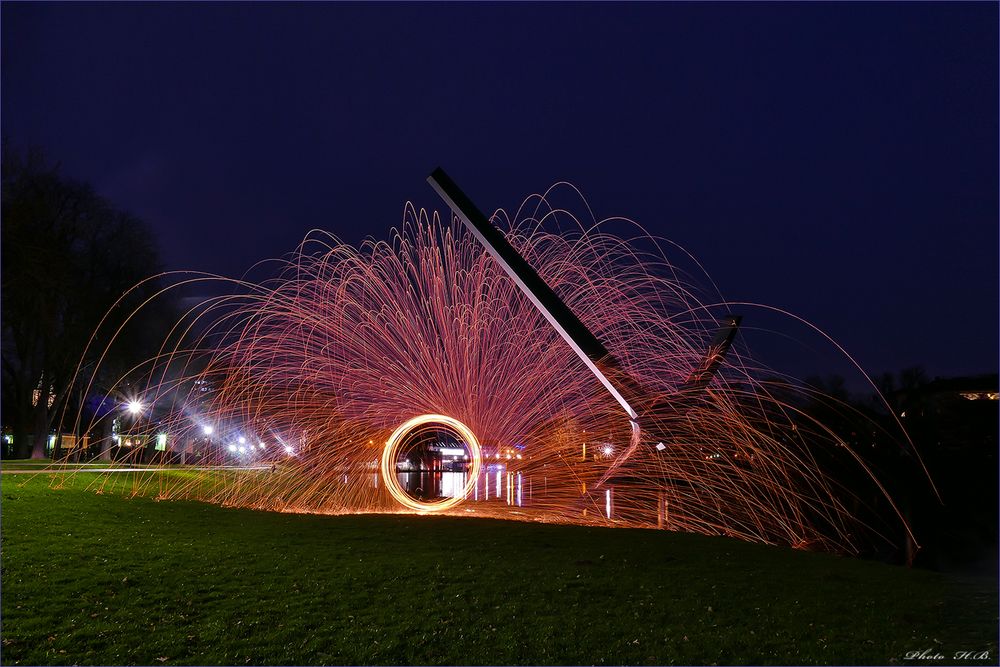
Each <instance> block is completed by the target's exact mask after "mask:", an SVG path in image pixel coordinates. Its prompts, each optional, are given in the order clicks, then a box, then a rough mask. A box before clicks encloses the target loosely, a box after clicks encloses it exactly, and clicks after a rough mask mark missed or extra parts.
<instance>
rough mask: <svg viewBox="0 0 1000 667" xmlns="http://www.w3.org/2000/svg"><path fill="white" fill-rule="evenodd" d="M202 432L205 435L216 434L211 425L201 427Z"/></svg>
mask: <svg viewBox="0 0 1000 667" xmlns="http://www.w3.org/2000/svg"><path fill="white" fill-rule="evenodd" d="M201 432H202V433H204V434H205V435H212V434H213V433H215V429H214V428H212V426H210V425H205V426H202V427H201Z"/></svg>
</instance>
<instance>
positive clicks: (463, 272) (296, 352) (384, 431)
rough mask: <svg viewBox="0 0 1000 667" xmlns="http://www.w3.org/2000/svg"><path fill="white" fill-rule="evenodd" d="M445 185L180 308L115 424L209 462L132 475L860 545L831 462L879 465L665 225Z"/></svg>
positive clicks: (179, 484) (259, 496)
mask: <svg viewBox="0 0 1000 667" xmlns="http://www.w3.org/2000/svg"><path fill="white" fill-rule="evenodd" d="M431 182H432V184H433V185H435V188H436V189H437V190H438V191H439V192H440V193H441V194H442V195H444V196H445V198H446V201H447V202H448V203H449V205H450V206H452V207H453V208H455V209H457V210H458V214H459V218H455V219H448V220H446V221H442V220H441V219H440V218H439V216H438V214H436V213H434V214H428V213H426V212H424V211H419V212H418V211H416V210H415V209H414V208H413V207H412V206H410V205H407V206H406V208H405V212H404V220H403V224H402V227H401V229H400V230H399V231H397V232H394V234H393V236H392V237H391V240H390V241H388V242H381V241H377V242H376V241H368V242H366V243H364V244H363V245H362V246H361V247H360V248H354V247H351V246H348V245H345V244H342V243H339V242H338V241H337V240H336V239H334V238H332V237H328V236H325V235H323V234H313V235H311V236H310V237H309V238H307V240H306V241H305V242H304V243H303V245H302V246H300V248H299V249H298V251H297V252H296V253H295V254H294V255H293V256H292V257H291V258H290V259H287V260H286V261H285V264H284V267H285V268H284V270H283V272H282V273H281V276H280V278H278V279H276V280H273V281H271V282H268V283H265V284H260V285H252V284H246V283H239V282H238V281H234V282H237V284H239V285H241V286H242V287H243V288H244V289H243V292H242V293H241V294H237V295H228V296H224V297H217V298H214V299H210V300H208V301H206V302H205V304H203V305H202V306H200V307H198V308H195V309H193V310H192V311H190V312H189V313H188V314H187V315H186V316H185V317H184V318H183V319H182V320H181V321H180V322H179V323H178V324H177V326H176V327H175V332H174V335H172V336H171V337H170V344H169V345H167V343H165V344H164V348H163V350H162V351H161V354H160V355H158V356H157V357H156V358H154V359H152V360H150V362H149V363H148V364H147V365H145V366H143V367H142V368H141V369H139V370H140V371H141V372H142V373H144V376H145V377H146V378H148V383H147V384H146V385H145V389H144V390H143V391H141V392H136V391H135V390H133V391H131V392H127V391H125V390H124V389H123V388H122V387H118V388H117V389H118V390H119V392H120V393H121V395H123V396H124V395H126V394H129V395H130V398H132V399H133V400H134V399H136V396H137V395H139V396H141V400H142V402H143V404H144V405H149V406H158V407H157V408H156V410H157V412H156V413H155V415H154V414H151V415H149V416H147V418H145V419H143V418H138V419H133V420H129V419H126V418H125V417H122V418H121V419H120V420H119V422H116V432H115V433H114V435H113V437H114V438H115V445H114V446H113V447H112V449H113V451H114V453H115V455H116V456H117V457H118V458H120V459H126V460H127V459H129V458H133V459H135V460H138V459H140V458H141V457H142V456H143V455H142V452H141V450H140V449H139V448H133V449H129V448H128V446H127V445H125V444H124V443H126V442H129V441H131V442H140V441H141V438H143V437H148V436H151V435H152V434H154V433H163V434H164V436H165V437H164V438H162V440H163V441H164V442H161V443H160V444H162V445H163V447H161V448H160V449H162V450H163V451H162V452H161V453H159V454H157V455H156V456H157V457H159V459H158V460H160V461H164V462H165V461H177V460H178V458H183V459H184V460H185V462H187V463H191V462H197V463H198V465H196V466H194V467H191V468H189V469H188V472H187V473H185V474H184V475H159V474H156V473H155V472H153V471H150V470H141V471H136V472H135V473H134V475H135V484H136V486H137V487H138V486H142V485H148V484H155V485H158V488H159V493H160V495H161V496H162V497H164V498H182V497H185V498H198V499H202V500H207V501H210V502H217V503H223V504H226V505H233V506H242V507H252V508H258V509H265V510H277V511H291V512H323V513H355V512H397V511H408V512H413V511H415V512H440V513H447V514H461V515H475V516H489V517H497V518H516V519H522V520H537V521H547V522H567V523H595V524H610V525H623V526H647V527H663V528H669V529H674V530H684V531H692V532H699V533H707V534H723V535H731V536H735V537H739V538H742V539H747V540H753V541H762V542H768V543H784V544H791V545H795V546H813V547H817V548H830V549H851V548H852V547H853V545H854V544H855V543H856V542H857V540H858V539H859V535H860V534H861V533H862V532H863V531H864V530H865V529H864V527H863V526H861V525H859V521H858V520H856V519H855V518H854V517H852V513H851V511H849V510H848V507H850V505H851V503H852V502H854V501H855V500H856V498H855V495H854V494H853V493H852V492H851V491H849V490H847V489H845V488H843V487H842V486H841V484H839V483H838V482H837V481H836V480H835V479H832V478H831V477H830V476H829V474H828V473H827V472H826V471H825V470H824V465H823V464H822V463H821V461H826V460H827V459H828V458H829V457H830V456H833V455H836V456H839V457H840V458H844V457H845V456H846V457H848V458H850V460H851V461H852V462H853V464H854V465H856V466H858V468H859V469H861V470H863V471H865V472H866V473H867V468H866V467H865V462H864V461H863V460H862V458H861V457H860V456H858V455H857V454H856V453H854V452H853V451H851V450H850V447H848V446H847V445H846V444H845V443H843V442H841V441H840V440H839V438H838V437H837V436H836V435H835V434H834V433H833V432H832V430H831V429H829V428H827V427H826V426H824V425H823V424H822V423H819V422H818V421H816V420H815V419H813V418H811V417H810V416H809V415H808V414H807V413H806V412H805V411H803V410H802V409H801V407H800V406H801V403H799V402H797V401H795V400H791V399H790V398H789V396H790V394H789V393H788V392H789V391H792V390H794V388H795V385H793V384H785V383H781V384H780V386H779V385H776V384H774V383H773V382H771V383H768V382H764V381H762V380H761V379H760V378H762V377H764V374H763V369H758V368H755V367H754V365H753V364H752V362H751V360H750V358H749V356H748V355H747V354H745V353H743V352H741V351H738V350H736V349H732V350H729V348H730V345H731V344H732V342H733V339H734V335H735V331H736V326H737V325H738V324H739V319H738V318H736V317H734V316H732V315H731V314H730V313H729V312H728V309H727V307H726V304H725V303H724V302H722V301H721V300H720V299H718V298H716V299H709V298H705V297H703V296H700V292H699V290H698V289H697V288H696V287H694V286H693V284H692V281H690V280H688V279H686V278H684V276H683V274H682V272H681V271H680V270H679V269H678V268H677V267H676V266H674V265H672V264H671V263H669V262H668V261H667V259H666V258H665V256H664V255H663V253H662V252H661V251H660V250H659V247H660V246H659V245H658V244H657V242H656V240H655V239H651V238H650V237H644V236H640V237H637V238H636V239H633V240H626V239H623V238H620V237H618V236H615V235H613V234H609V233H606V232H605V231H603V227H602V225H600V224H595V223H594V221H593V220H586V219H585V220H583V221H579V220H577V219H576V218H574V217H573V216H572V215H571V214H570V213H569V212H567V211H565V210H561V209H558V210H557V209H555V208H552V207H551V206H550V205H549V199H548V198H547V196H533V197H531V198H529V199H528V200H527V201H526V202H525V203H524V204H523V205H522V206H521V208H520V209H519V211H518V212H517V213H516V214H515V215H514V216H512V217H511V216H508V215H507V214H505V213H504V212H503V211H498V212H497V213H496V214H495V215H494V216H493V218H492V219H491V220H490V221H488V222H487V221H486V219H485V217H483V218H482V219H479V220H476V221H472V220H470V217H469V216H470V215H473V216H474V207H471V202H468V201H467V200H463V201H459V200H461V199H462V197H464V195H461V191H459V190H457V187H454V184H453V183H451V182H450V179H447V177H446V176H444V175H443V172H436V173H435V175H434V176H432V178H431ZM456 198H457V199H456ZM470 207H471V208H470ZM470 211H472V213H470ZM459 219H461V220H462V221H464V222H465V224H466V225H467V226H468V228H466V227H465V226H463V225H462V224H461V223H460V222H459ZM557 224H558V225H559V226H560V227H562V228H563V229H565V228H567V227H569V228H570V231H558V232H557V231H551V230H552V229H553V228H555V227H556V225H557ZM477 225H478V227H477ZM484 225H485V226H484ZM494 226H495V227H494ZM491 230H492V231H491ZM491 233H492V234H495V236H492V237H491V236H490V234H491ZM484 234H485V236H484ZM507 244H509V246H508V245H507ZM651 248H652V250H651ZM511 253H513V254H511ZM519 258H520V259H521V261H522V262H523V264H524V265H523V266H522V265H518V264H517V262H518V259H519ZM525 267H527V268H525ZM532 274H534V278H532ZM535 279H537V282H533V281H535ZM207 280H216V278H214V277H208V276H195V277H190V278H188V279H186V280H183V281H180V283H179V284H190V283H197V282H201V281H207ZM546 290H547V291H548V292H546ZM560 308H562V309H564V310H560ZM195 331H197V332H199V333H198V334H197V335H194V334H193V333H192V332H195ZM191 339H193V343H184V342H183V341H188V340H191ZM178 341H181V342H178ZM727 351H728V354H727ZM771 377H773V373H772V374H771ZM868 483H869V484H870V485H871V486H872V487H873V488H880V487H878V482H877V480H875V478H874V477H873V476H871V475H868ZM889 504H890V506H891V500H890V501H889ZM896 514H897V515H898V512H897V513H896ZM897 519H898V521H900V522H901V523H903V524H904V525H905V522H903V520H902V517H901V516H898V517H897Z"/></svg>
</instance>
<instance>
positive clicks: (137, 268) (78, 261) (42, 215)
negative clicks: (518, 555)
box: [0, 145, 173, 458]
mask: <svg viewBox="0 0 1000 667" xmlns="http://www.w3.org/2000/svg"><path fill="white" fill-rule="evenodd" d="M0 201H2V214H0V215H2V218H0V219H2V226H0V230H2V239H0V255H2V256H0V262H2V264H0V266H2V295H0V297H2V315H0V320H2V392H3V393H2V400H3V424H4V426H5V427H7V428H9V429H10V430H11V431H12V433H13V436H14V446H15V456H17V457H25V456H28V455H29V454H30V455H31V456H32V458H42V457H44V456H45V455H46V451H45V449H46V441H47V439H48V437H49V434H50V432H51V431H52V430H53V429H62V430H68V429H70V428H72V427H73V425H74V423H75V422H76V418H77V416H78V414H79V412H80V410H81V409H82V406H83V405H84V404H85V402H86V399H87V398H88V397H87V396H84V395H83V393H82V392H83V391H84V389H85V386H84V383H83V382H80V381H79V380H78V381H77V383H76V384H75V385H74V384H73V378H74V375H75V374H76V372H77V370H78V369H79V370H80V371H81V372H80V377H81V378H82V379H85V380H89V379H90V377H91V375H93V374H94V372H95V369H96V370H98V373H97V375H96V378H95V379H96V380H97V382H96V383H95V385H94V387H93V388H92V390H93V391H94V392H100V391H101V390H102V389H106V388H107V386H108V385H109V384H110V383H113V382H114V381H116V380H117V379H118V378H119V377H121V376H122V375H123V374H125V373H126V372H128V371H129V369H131V368H132V367H133V366H135V365H136V364H138V363H139V362H140V361H141V360H143V359H145V358H148V357H150V356H152V355H154V354H155V353H156V351H157V350H158V349H159V343H160V341H161V340H162V337H163V334H164V332H165V331H166V328H165V327H166V326H168V325H169V323H170V320H171V317H172V315H173V312H172V307H171V306H170V305H169V303H168V302H166V301H164V302H161V303H159V304H158V305H154V306H153V307H152V308H144V309H142V310H141V311H140V312H139V313H138V315H137V316H136V317H135V318H133V319H132V320H131V321H129V323H128V325H127V327H126V328H125V329H124V330H123V332H122V333H121V334H120V335H119V336H118V337H117V338H116V339H115V344H114V345H113V346H112V348H111V349H110V351H109V354H108V356H107V357H106V358H104V359H103V361H101V363H100V364H99V366H98V363H97V362H98V360H99V357H100V355H101V354H102V352H103V351H104V349H105V347H106V345H107V344H108V342H109V341H110V340H111V337H112V335H113V334H114V333H115V331H116V330H117V329H118V327H119V326H120V325H121V324H122V323H123V322H125V321H126V318H128V317H129V315H130V314H131V313H132V311H133V310H134V309H135V307H136V306H137V305H139V304H140V303H142V302H143V301H145V300H146V299H147V298H148V297H149V296H151V295H152V294H154V293H155V292H156V291H157V290H158V289H159V285H158V281H157V280H153V281H150V282H147V283H145V284H143V285H142V286H141V287H140V288H139V289H136V290H135V291H133V292H131V293H130V294H129V295H128V296H127V297H126V298H125V299H123V300H122V302H121V303H120V304H119V305H118V306H117V307H115V308H114V310H113V311H112V312H111V313H110V315H109V317H108V319H107V320H106V321H105V323H104V324H103V325H102V326H101V327H100V330H98V324H99V323H100V322H101V319H102V318H103V317H104V316H105V314H106V313H108V311H109V309H111V308H112V306H113V305H114V304H115V302H116V301H117V300H118V299H119V298H120V297H122V296H123V294H125V293H126V292H127V291H128V290H129V289H131V288H133V287H134V286H136V285H137V284H138V283H139V282H140V281H142V280H143V279H145V278H148V277H150V276H153V275H155V274H157V273H158V272H159V271H160V270H161V266H160V261H159V257H158V252H157V248H156V245H155V242H154V239H153V235H152V233H151V232H150V230H149V229H148V227H147V226H146V225H145V224H144V223H143V222H142V221H141V220H139V219H137V218H136V217H134V216H132V215H130V214H129V213H127V212H124V211H121V210H118V209H116V208H115V207H114V206H112V205H111V204H110V203H109V202H108V201H106V200H105V199H103V198H102V197H100V196H98V195H97V194H96V193H95V192H94V190H93V189H92V188H91V187H90V186H89V185H87V184H85V183H80V182H76V181H74V180H72V179H69V178H66V177H64V176H62V175H61V174H60V173H59V169H58V167H57V166H53V165H51V164H48V163H47V162H46V161H45V159H44V157H43V156H42V155H41V154H40V153H37V152H29V153H28V154H27V155H24V154H21V153H19V152H17V151H15V150H13V149H12V148H11V147H10V146H8V145H4V147H3V156H2V199H0ZM95 331H97V336H96V337H95V338H94V340H93V341H92V342H91V344H90V346H89V349H87V347H88V341H91V336H92V335H93V334H94V333H95ZM85 349H87V352H86V354H84V350H85ZM63 415H65V419H63Z"/></svg>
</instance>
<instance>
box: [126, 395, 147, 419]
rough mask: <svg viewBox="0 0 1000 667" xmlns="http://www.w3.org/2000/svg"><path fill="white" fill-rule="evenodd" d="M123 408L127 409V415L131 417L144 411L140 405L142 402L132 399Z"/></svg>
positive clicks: (143, 406)
mask: <svg viewBox="0 0 1000 667" xmlns="http://www.w3.org/2000/svg"><path fill="white" fill-rule="evenodd" d="M125 407H126V408H127V409H128V411H129V414H131V415H133V416H139V415H141V414H142V411H143V410H145V409H146V406H145V405H143V404H142V401H139V400H136V399H132V400H131V401H129V402H128V405H126V406H125Z"/></svg>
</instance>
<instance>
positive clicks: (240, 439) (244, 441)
mask: <svg viewBox="0 0 1000 667" xmlns="http://www.w3.org/2000/svg"><path fill="white" fill-rule="evenodd" d="M237 440H239V441H240V444H241V445H245V444H247V439H246V438H244V437H243V436H242V435H241V436H240V437H238V438H237Z"/></svg>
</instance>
